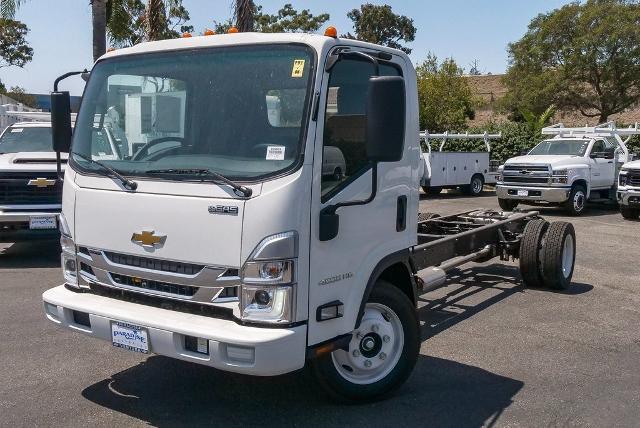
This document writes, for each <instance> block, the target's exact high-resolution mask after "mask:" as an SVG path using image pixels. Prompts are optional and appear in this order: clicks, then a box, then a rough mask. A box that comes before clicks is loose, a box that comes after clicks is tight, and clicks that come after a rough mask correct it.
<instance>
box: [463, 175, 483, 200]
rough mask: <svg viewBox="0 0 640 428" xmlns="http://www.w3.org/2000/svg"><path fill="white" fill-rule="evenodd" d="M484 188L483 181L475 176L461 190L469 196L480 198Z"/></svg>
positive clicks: (478, 176) (479, 176) (480, 177)
mask: <svg viewBox="0 0 640 428" xmlns="http://www.w3.org/2000/svg"><path fill="white" fill-rule="evenodd" d="M483 188H484V179H483V178H482V176H481V175H479V174H476V175H474V176H473V177H471V182H470V183H469V184H468V185H467V186H464V187H463V188H462V190H463V192H464V193H466V194H467V195H471V196H480V195H481V194H482V190H483Z"/></svg>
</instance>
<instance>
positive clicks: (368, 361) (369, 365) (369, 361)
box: [364, 360, 372, 368]
mask: <svg viewBox="0 0 640 428" xmlns="http://www.w3.org/2000/svg"><path fill="white" fill-rule="evenodd" d="M371 364H372V363H371V360H365V362H364V366H365V367H366V368H369V367H371Z"/></svg>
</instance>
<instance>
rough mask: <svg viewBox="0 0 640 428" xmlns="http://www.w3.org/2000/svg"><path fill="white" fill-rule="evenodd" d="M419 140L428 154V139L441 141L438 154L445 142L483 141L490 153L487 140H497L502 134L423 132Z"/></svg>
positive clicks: (429, 145)
mask: <svg viewBox="0 0 640 428" xmlns="http://www.w3.org/2000/svg"><path fill="white" fill-rule="evenodd" d="M420 138H421V139H423V140H424V141H425V143H426V144H427V147H428V148H429V153H431V143H430V142H429V139H437V140H442V143H440V148H439V149H438V151H440V152H441V151H442V149H443V148H444V145H445V143H446V142H447V140H483V141H484V144H485V146H486V147H487V151H488V152H490V151H491V145H490V144H489V140H498V139H500V138H502V132H499V133H497V134H489V133H488V132H487V131H484V133H482V134H469V133H468V132H465V133H464V134H455V133H451V134H450V133H449V131H445V132H444V133H442V134H429V131H426V130H425V131H422V132H420Z"/></svg>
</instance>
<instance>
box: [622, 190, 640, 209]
mask: <svg viewBox="0 0 640 428" xmlns="http://www.w3.org/2000/svg"><path fill="white" fill-rule="evenodd" d="M617 197H618V203H619V204H620V205H625V206H630V207H634V208H640V189H618V192H617Z"/></svg>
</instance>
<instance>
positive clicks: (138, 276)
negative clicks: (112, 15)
mask: <svg viewBox="0 0 640 428" xmlns="http://www.w3.org/2000/svg"><path fill="white" fill-rule="evenodd" d="M334 30H335V29H334ZM329 34H330V33H329ZM67 75H69V74H67ZM61 77H62V76H61ZM123 86H126V91H125V90H123ZM163 92H170V93H171V94H172V95H171V96H172V97H176V92H182V94H181V95H179V96H178V98H179V99H180V100H181V102H171V103H166V104H165V107H166V108H167V109H173V110H168V111H167V110H165V111H162V112H159V111H158V110H157V109H155V110H154V109H153V108H152V109H146V110H143V111H142V113H144V114H141V110H139V109H140V108H142V107H141V105H140V103H138V104H135V103H129V104H127V103H126V102H125V100H126V97H129V98H131V97H133V95H132V94H133V93H140V94H143V95H144V96H145V97H147V96H149V97H153V96H156V97H158V96H160V95H162V93H163ZM330 92H331V93H333V94H336V97H334V98H333V99H332V102H331V103H329V102H328V94H329V93H330ZM274 96H277V97H278V98H279V99H280V102H279V103H280V105H281V106H283V110H282V111H281V117H280V120H278V121H270V120H269V117H270V116H272V117H273V112H272V113H271V115H270V114H269V110H270V109H269V105H270V104H271V105H272V106H273V98H269V97H274ZM334 100H335V102H334ZM51 102H52V116H53V124H54V126H53V129H54V132H53V135H54V139H53V144H54V148H55V149H56V151H57V152H67V151H69V150H70V151H71V152H70V154H69V165H68V168H67V170H66V173H65V176H64V192H63V202H62V205H63V207H62V214H61V216H60V227H61V232H62V237H61V245H62V250H63V254H62V272H63V275H64V284H63V285H60V286H58V287H55V288H52V289H50V290H48V291H46V292H45V293H44V294H43V300H44V312H45V314H46V316H47V318H48V319H49V320H50V321H52V322H53V323H55V324H57V325H59V326H61V327H65V328H68V329H70V330H72V331H74V332H77V333H82V334H86V335H88V336H91V337H95V338H99V339H102V340H106V341H108V343H109V344H111V345H113V346H116V347H119V348H124V349H127V350H130V351H135V352H141V353H145V354H147V353H156V354H160V355H165V356H168V357H172V358H177V359H181V360H185V361H191V362H193V363H198V364H204V365H207V366H211V367H216V368H218V369H221V370H226V371H233V372H238V373H244V374H250V375H257V376H270V375H277V374H282V373H287V372H291V371H294V370H298V369H300V368H302V367H303V366H305V364H311V365H312V366H313V369H314V372H315V373H316V375H317V378H318V381H319V382H320V384H322V385H323V386H324V387H325V389H326V391H328V392H329V394H331V395H333V396H334V397H337V398H339V399H342V400H345V401H361V400H371V399H375V398H376V397H380V396H381V395H383V394H386V393H388V392H390V391H392V390H394V389H395V388H397V387H399V386H400V385H401V384H402V383H403V382H404V381H405V380H406V379H407V378H408V376H409V375H410V373H411V371H412V369H413V367H414V365H415V363H416V361H417V358H418V354H419V350H420V344H421V334H420V326H419V322H418V309H417V305H418V296H419V295H420V294H422V293H425V292H427V291H429V290H432V289H433V288H435V287H438V286H441V285H443V284H444V283H445V280H446V273H447V271H448V270H450V269H453V268H454V267H456V266H459V265H461V264H464V263H466V262H469V261H473V260H489V259H492V258H496V257H499V258H500V259H502V260H509V259H511V258H513V257H515V258H519V260H520V268H521V272H522V276H523V279H524V282H525V284H527V285H532V286H537V287H551V288H567V287H569V285H570V283H571V277H572V275H573V266H574V259H575V254H576V245H575V244H576V241H575V233H574V230H573V226H572V225H571V224H570V223H565V222H554V223H551V224H550V223H548V222H547V221H545V220H544V219H541V218H539V216H538V214H537V213H536V212H526V213H501V212H495V211H491V210H475V211H470V212H464V213H459V214H456V215H450V216H446V217H435V216H424V218H423V219H421V220H419V219H418V203H419V195H418V189H419V186H418V184H419V182H420V178H421V177H420V173H419V171H420V163H421V158H420V146H419V135H418V93H417V83H416V73H415V70H414V68H413V66H412V64H411V61H410V60H409V57H408V56H407V55H406V54H405V53H404V52H402V51H399V50H394V49H390V48H388V47H383V46H377V45H373V44H368V43H363V42H359V41H356V40H349V39H339V38H336V37H332V36H329V35H327V36H321V35H309V34H254V33H240V34H226V35H216V36H202V37H192V38H184V39H178V40H164V41H158V42H150V43H144V44H140V45H137V46H134V47H131V48H126V49H121V50H118V51H115V52H110V53H107V54H106V55H104V56H103V57H101V58H100V59H99V60H98V61H97V63H96V64H95V66H94V67H93V70H92V71H91V75H90V77H89V79H88V83H87V87H86V90H85V92H84V99H83V102H82V105H81V108H80V112H79V114H78V120H77V121H76V126H75V130H74V132H73V144H71V130H70V119H69V117H68V116H69V94H68V93H67V92H63V91H58V90H57V84H56V85H55V86H54V92H53V93H52V95H51ZM330 104H331V105H330ZM113 109H116V110H118V116H119V117H120V120H119V121H120V123H124V124H125V125H126V127H136V128H138V125H144V126H141V127H140V129H141V130H144V133H145V134H147V135H146V136H145V137H144V138H145V142H144V144H143V145H142V146H141V147H140V148H139V149H138V150H137V151H136V152H135V154H133V155H130V154H128V153H127V152H126V151H119V155H120V157H118V158H117V159H109V158H105V157H103V156H101V155H100V154H99V152H100V150H96V149H95V148H96V144H99V142H98V141H97V140H96V139H95V138H94V135H95V130H96V124H98V125H99V124H100V123H101V122H102V118H103V117H104V116H106V115H108V114H109V111H110V110H113ZM183 109H184V110H183ZM271 110H272V109H271ZM161 116H162V117H169V116H170V117H173V118H174V120H175V119H176V118H180V121H181V122H180V123H179V124H174V125H176V126H171V127H169V128H171V129H167V127H166V124H163V123H160V122H161V121H160V120H158V119H159V117H161ZM136 121H137V122H141V121H142V122H143V123H134V122H136ZM178 129H179V130H180V131H179V135H175V131H176V130H178ZM167 133H169V134H170V135H167ZM137 138H142V137H138V136H137V134H135V133H130V134H129V136H128V138H127V140H129V141H127V144H128V145H135V144H138V143H140V142H141V141H138V140H137ZM326 147H334V148H337V149H339V151H340V152H341V153H342V156H341V157H340V158H342V157H344V171H342V172H341V173H340V174H335V173H334V174H326V173H325V172H326V167H325V162H323V157H324V156H325V155H326V154H327V153H328V152H330V151H331V150H334V149H330V150H329V151H328V150H326ZM151 149H153V150H151ZM339 163H340V164H342V159H340V161H339ZM543 240H546V242H547V247H546V248H547V251H545V252H544V253H542V252H540V251H539V249H540V247H541V245H542V242H543ZM69 352H73V349H72V348H69ZM158 376H162V374H161V373H158Z"/></svg>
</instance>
